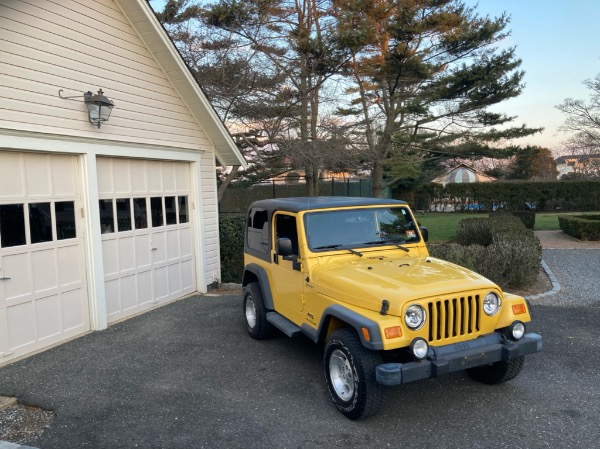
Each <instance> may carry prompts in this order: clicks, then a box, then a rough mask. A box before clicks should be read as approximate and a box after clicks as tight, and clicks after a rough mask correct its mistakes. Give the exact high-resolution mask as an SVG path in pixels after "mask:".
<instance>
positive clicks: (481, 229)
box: [429, 214, 542, 288]
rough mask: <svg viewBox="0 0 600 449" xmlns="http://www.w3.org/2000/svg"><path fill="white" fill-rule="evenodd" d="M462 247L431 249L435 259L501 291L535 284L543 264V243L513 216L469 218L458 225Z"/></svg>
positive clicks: (460, 245) (458, 235) (499, 215)
mask: <svg viewBox="0 0 600 449" xmlns="http://www.w3.org/2000/svg"><path fill="white" fill-rule="evenodd" d="M457 241H458V242H459V244H458V245H457V244H445V245H430V246H429V252H430V254H431V255H432V256H434V257H438V258H440V259H444V260H447V261H449V262H453V263H455V264H457V265H462V266H464V267H466V268H469V269H471V270H473V271H476V272H478V273H480V274H481V275H483V276H485V277H487V278H488V279H490V280H491V281H493V282H495V283H496V284H498V285H500V286H501V287H503V288H505V287H521V286H524V285H527V284H529V283H531V282H533V281H534V280H535V279H536V277H537V275H538V271H539V266H540V262H541V260H542V247H541V245H540V241H539V240H538V238H537V237H536V236H535V235H534V234H533V231H531V230H530V229H527V228H526V227H525V225H524V224H523V223H522V222H521V220H520V219H519V218H517V217H515V216H512V215H510V214H492V216H490V217H489V218H487V219H486V218H482V219H479V218H468V219H465V220H462V221H461V222H460V223H459V226H458V229H457Z"/></svg>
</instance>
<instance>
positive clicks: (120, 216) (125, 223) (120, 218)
mask: <svg viewBox="0 0 600 449" xmlns="http://www.w3.org/2000/svg"><path fill="white" fill-rule="evenodd" d="M116 205H117V229H118V231H119V232H124V231H131V229H132V228H131V200H130V199H129V198H118V199H117V200H116Z"/></svg>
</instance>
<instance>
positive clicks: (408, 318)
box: [404, 304, 427, 331]
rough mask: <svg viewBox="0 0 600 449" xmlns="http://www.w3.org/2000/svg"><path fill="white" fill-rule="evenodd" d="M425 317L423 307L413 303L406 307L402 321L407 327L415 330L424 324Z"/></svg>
mask: <svg viewBox="0 0 600 449" xmlns="http://www.w3.org/2000/svg"><path fill="white" fill-rule="evenodd" d="M426 319H427V314H426V313H425V309H423V307H421V306H418V305H416V304H413V305H412V306H410V307H409V308H408V309H406V313H405V314H404V321H405V322H406V325H407V326H408V328H409V329H412V330H413V331H416V330H418V329H421V327H423V324H425V320H426Z"/></svg>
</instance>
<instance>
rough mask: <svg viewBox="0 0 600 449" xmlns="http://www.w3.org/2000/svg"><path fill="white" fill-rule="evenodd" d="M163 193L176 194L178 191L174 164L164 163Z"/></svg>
mask: <svg viewBox="0 0 600 449" xmlns="http://www.w3.org/2000/svg"><path fill="white" fill-rule="evenodd" d="M162 177H163V192H165V193H174V192H175V191H176V189H177V187H176V182H175V165H174V164H173V162H163V163H162Z"/></svg>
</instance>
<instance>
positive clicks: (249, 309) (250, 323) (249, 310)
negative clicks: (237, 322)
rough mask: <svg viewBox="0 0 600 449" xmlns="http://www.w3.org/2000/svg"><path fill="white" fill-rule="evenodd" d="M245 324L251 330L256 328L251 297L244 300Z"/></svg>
mask: <svg viewBox="0 0 600 449" xmlns="http://www.w3.org/2000/svg"><path fill="white" fill-rule="evenodd" d="M246 322H247V323H248V326H250V328H252V329H254V327H255V326H256V306H255V305H254V299H252V296H248V297H247V298H246Z"/></svg>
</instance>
